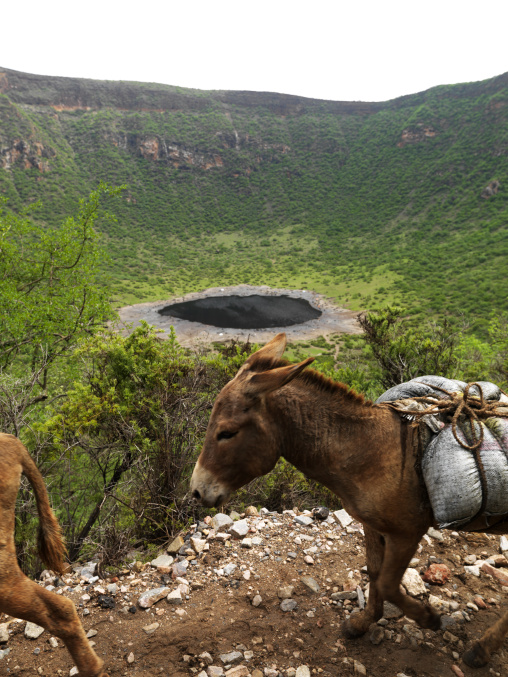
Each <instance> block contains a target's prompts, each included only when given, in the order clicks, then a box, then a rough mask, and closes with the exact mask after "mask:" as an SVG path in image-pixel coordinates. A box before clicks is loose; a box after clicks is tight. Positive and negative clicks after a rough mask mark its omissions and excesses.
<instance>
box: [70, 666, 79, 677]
mask: <svg viewBox="0 0 508 677" xmlns="http://www.w3.org/2000/svg"><path fill="white" fill-rule="evenodd" d="M74 675H79V672H78V669H77V667H76V666H74V667H73V668H71V670H70V672H69V677H74Z"/></svg>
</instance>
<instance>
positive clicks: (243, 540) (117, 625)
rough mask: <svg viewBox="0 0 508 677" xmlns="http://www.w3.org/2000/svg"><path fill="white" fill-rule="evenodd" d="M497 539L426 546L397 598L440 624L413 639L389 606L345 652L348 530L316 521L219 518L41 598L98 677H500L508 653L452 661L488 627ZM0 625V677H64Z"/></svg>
mask: <svg viewBox="0 0 508 677" xmlns="http://www.w3.org/2000/svg"><path fill="white" fill-rule="evenodd" d="M502 551H504V553H506V555H508V539H506V537H501V539H500V538H499V537H498V536H496V537H494V536H487V535H485V534H465V533H456V532H436V531H433V530H431V531H430V533H429V534H427V535H426V536H425V537H424V539H423V540H422V542H421V544H420V546H419V549H418V552H417V554H416V556H415V558H414V560H413V561H412V562H411V566H410V568H409V569H408V570H407V572H406V574H405V576H404V579H403V585H404V588H405V590H406V592H407V594H410V595H413V596H415V597H418V598H419V599H429V600H430V601H431V602H432V603H433V604H434V605H436V606H437V607H439V608H440V609H441V610H442V612H443V614H444V615H445V620H444V623H443V630H441V631H439V632H431V631H427V630H421V629H420V628H419V627H417V626H416V625H415V624H414V623H413V622H412V621H410V620H408V619H407V618H405V617H403V616H402V614H401V612H400V611H399V610H398V609H397V608H396V607H394V606H391V605H388V604H387V605H385V614H384V617H383V618H382V619H381V620H380V621H379V622H378V623H377V624H374V625H373V626H372V627H371V629H370V631H369V633H367V635H366V636H365V637H363V638H360V639H358V640H354V641H349V640H343V639H342V638H341V635H340V626H341V624H342V623H343V621H344V620H345V619H346V618H347V617H348V616H349V615H350V614H352V613H356V612H357V611H358V610H359V609H361V608H363V606H364V604H365V599H366V597H367V596H368V579H367V575H366V573H365V570H364V564H365V554H364V548H363V539H362V529H361V526H360V525H359V524H357V523H355V522H354V521H352V520H351V518H350V517H349V515H347V513H345V511H338V512H336V513H333V514H330V515H328V514H327V510H326V509H320V512H319V513H317V514H311V513H304V514H298V512H297V511H296V512H294V511H286V512H285V513H284V514H277V513H268V512H267V511H265V510H262V511H261V513H260V514H257V510H256V509H255V508H248V509H247V514H246V515H237V514H234V513H233V514H232V515H231V517H229V516H227V515H224V514H219V515H215V517H213V518H212V517H208V518H206V519H205V521H204V522H201V523H200V524H197V525H195V526H194V527H193V528H192V529H191V531H190V532H189V533H188V534H185V535H184V536H183V537H179V538H178V539H176V540H175V542H174V543H172V544H171V546H170V547H169V552H167V551H164V552H163V553H161V555H160V556H159V557H157V558H156V559H153V560H152V561H151V562H146V563H143V562H142V561H140V560H138V561H135V562H132V561H131V562H130V563H129V564H128V565H126V566H125V567H123V568H121V569H120V570H119V571H118V572H117V574H116V575H115V576H111V577H109V578H108V579H103V578H100V575H99V574H98V573H97V572H96V566H95V565H94V564H93V563H91V564H90V565H87V566H84V567H83V566H77V567H74V570H73V572H72V573H69V574H67V575H66V576H64V577H63V579H55V576H54V575H53V574H52V573H51V572H45V573H44V575H43V577H42V580H41V581H40V584H41V585H45V586H46V587H50V588H52V589H54V591H55V592H56V593H57V594H62V595H65V596H67V597H69V598H70V599H72V600H73V601H74V603H75V604H76V606H77V607H78V609H79V614H80V616H81V617H82V621H83V625H84V626H85V629H86V630H87V632H88V636H89V637H90V640H91V641H92V642H94V643H95V649H96V651H97V652H98V653H99V655H101V656H102V657H103V658H104V660H105V662H106V665H107V668H108V671H109V674H110V675H111V677H117V676H120V675H132V676H138V677H151V676H155V675H164V676H166V677H189V676H191V675H194V676H195V677H223V676H227V677H249V676H250V677H309V676H310V675H313V676H314V675H316V676H322V677H335V676H337V675H368V676H372V677H404V676H406V677H427V676H428V677H431V676H432V677H435V676H436V675H437V676H441V675H450V676H451V675H453V674H455V675H456V676H457V677H460V676H461V675H466V676H468V675H478V676H479V677H481V676H483V675H487V674H488V675H497V676H501V675H508V672H507V670H508V646H507V645H508V641H507V643H505V649H504V651H500V652H499V653H498V654H497V655H496V656H495V657H494V658H493V660H492V662H491V664H490V665H489V666H488V667H487V668H483V669H480V670H471V669H470V668H468V667H467V666H465V665H464V664H463V663H462V662H461V660H460V656H461V654H462V652H463V650H464V647H465V646H466V645H467V644H468V643H469V642H470V641H471V640H474V639H475V638H477V637H478V636H479V635H480V634H482V633H483V632H484V630H485V629H486V627H488V626H489V625H490V624H492V623H493V622H494V620H495V619H496V618H498V617H499V615H500V614H501V611H502V609H501V603H502V600H503V597H505V598H506V592H507V591H508V560H507V558H506V556H505V554H503V552H502ZM40 630H41V629H40V628H38V627H37V626H33V625H32V624H26V623H24V622H23V621H19V620H16V619H11V618H8V617H6V616H0V675H32V674H40V675H47V676H54V675H64V676H67V675H71V674H75V669H74V672H73V666H72V661H71V659H70V656H69V655H68V653H67V652H66V650H65V649H64V647H63V646H62V643H61V642H60V640H56V639H55V638H53V637H50V636H49V635H48V633H47V632H42V633H41V632H40Z"/></svg>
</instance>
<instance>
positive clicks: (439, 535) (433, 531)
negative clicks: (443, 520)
mask: <svg viewBox="0 0 508 677" xmlns="http://www.w3.org/2000/svg"><path fill="white" fill-rule="evenodd" d="M427 533H428V535H429V536H430V537H431V538H434V539H435V540H436V541H444V536H443V534H442V532H441V531H438V530H437V529H434V527H429V529H428V531H427Z"/></svg>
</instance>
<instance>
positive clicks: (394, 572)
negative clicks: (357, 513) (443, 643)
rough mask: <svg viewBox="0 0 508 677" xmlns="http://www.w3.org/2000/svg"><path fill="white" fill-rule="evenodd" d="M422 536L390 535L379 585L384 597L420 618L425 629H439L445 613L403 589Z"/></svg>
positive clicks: (412, 616) (418, 620) (405, 612)
mask: <svg viewBox="0 0 508 677" xmlns="http://www.w3.org/2000/svg"><path fill="white" fill-rule="evenodd" d="M422 535H423V534H420V535H419V536H418V538H417V540H415V538H414V536H411V537H407V536H406V537H404V536H398V535H397V536H393V535H390V536H386V539H385V540H386V543H385V556H384V560H383V566H382V569H381V573H380V575H379V578H378V586H377V587H378V591H379V594H380V595H381V597H382V598H383V599H386V600H387V601H388V602H391V603H392V604H395V605H396V606H398V607H399V609H400V610H401V611H402V612H403V613H404V615H405V616H407V617H408V618H411V619H413V620H414V621H416V622H417V623H418V625H420V626H421V627H422V628H428V629H429V630H439V628H440V625H441V615H440V614H439V613H438V612H437V611H436V610H435V609H433V608H432V607H431V606H429V605H428V604H422V603H421V602H418V601H417V600H416V599H413V598H412V597H410V596H409V595H404V594H403V593H402V592H401V590H400V581H401V579H402V576H403V575H404V572H405V570H406V569H407V566H408V564H409V562H410V561H411V558H412V557H413V555H414V553H415V551H416V548H417V547H418V543H419V541H420V537H421V536H422Z"/></svg>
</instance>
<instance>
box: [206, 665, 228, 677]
mask: <svg viewBox="0 0 508 677" xmlns="http://www.w3.org/2000/svg"><path fill="white" fill-rule="evenodd" d="M206 674H207V675H208V677H223V675H224V668H222V667H221V666H219V665H210V666H209V667H208V668H207V669H206Z"/></svg>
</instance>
